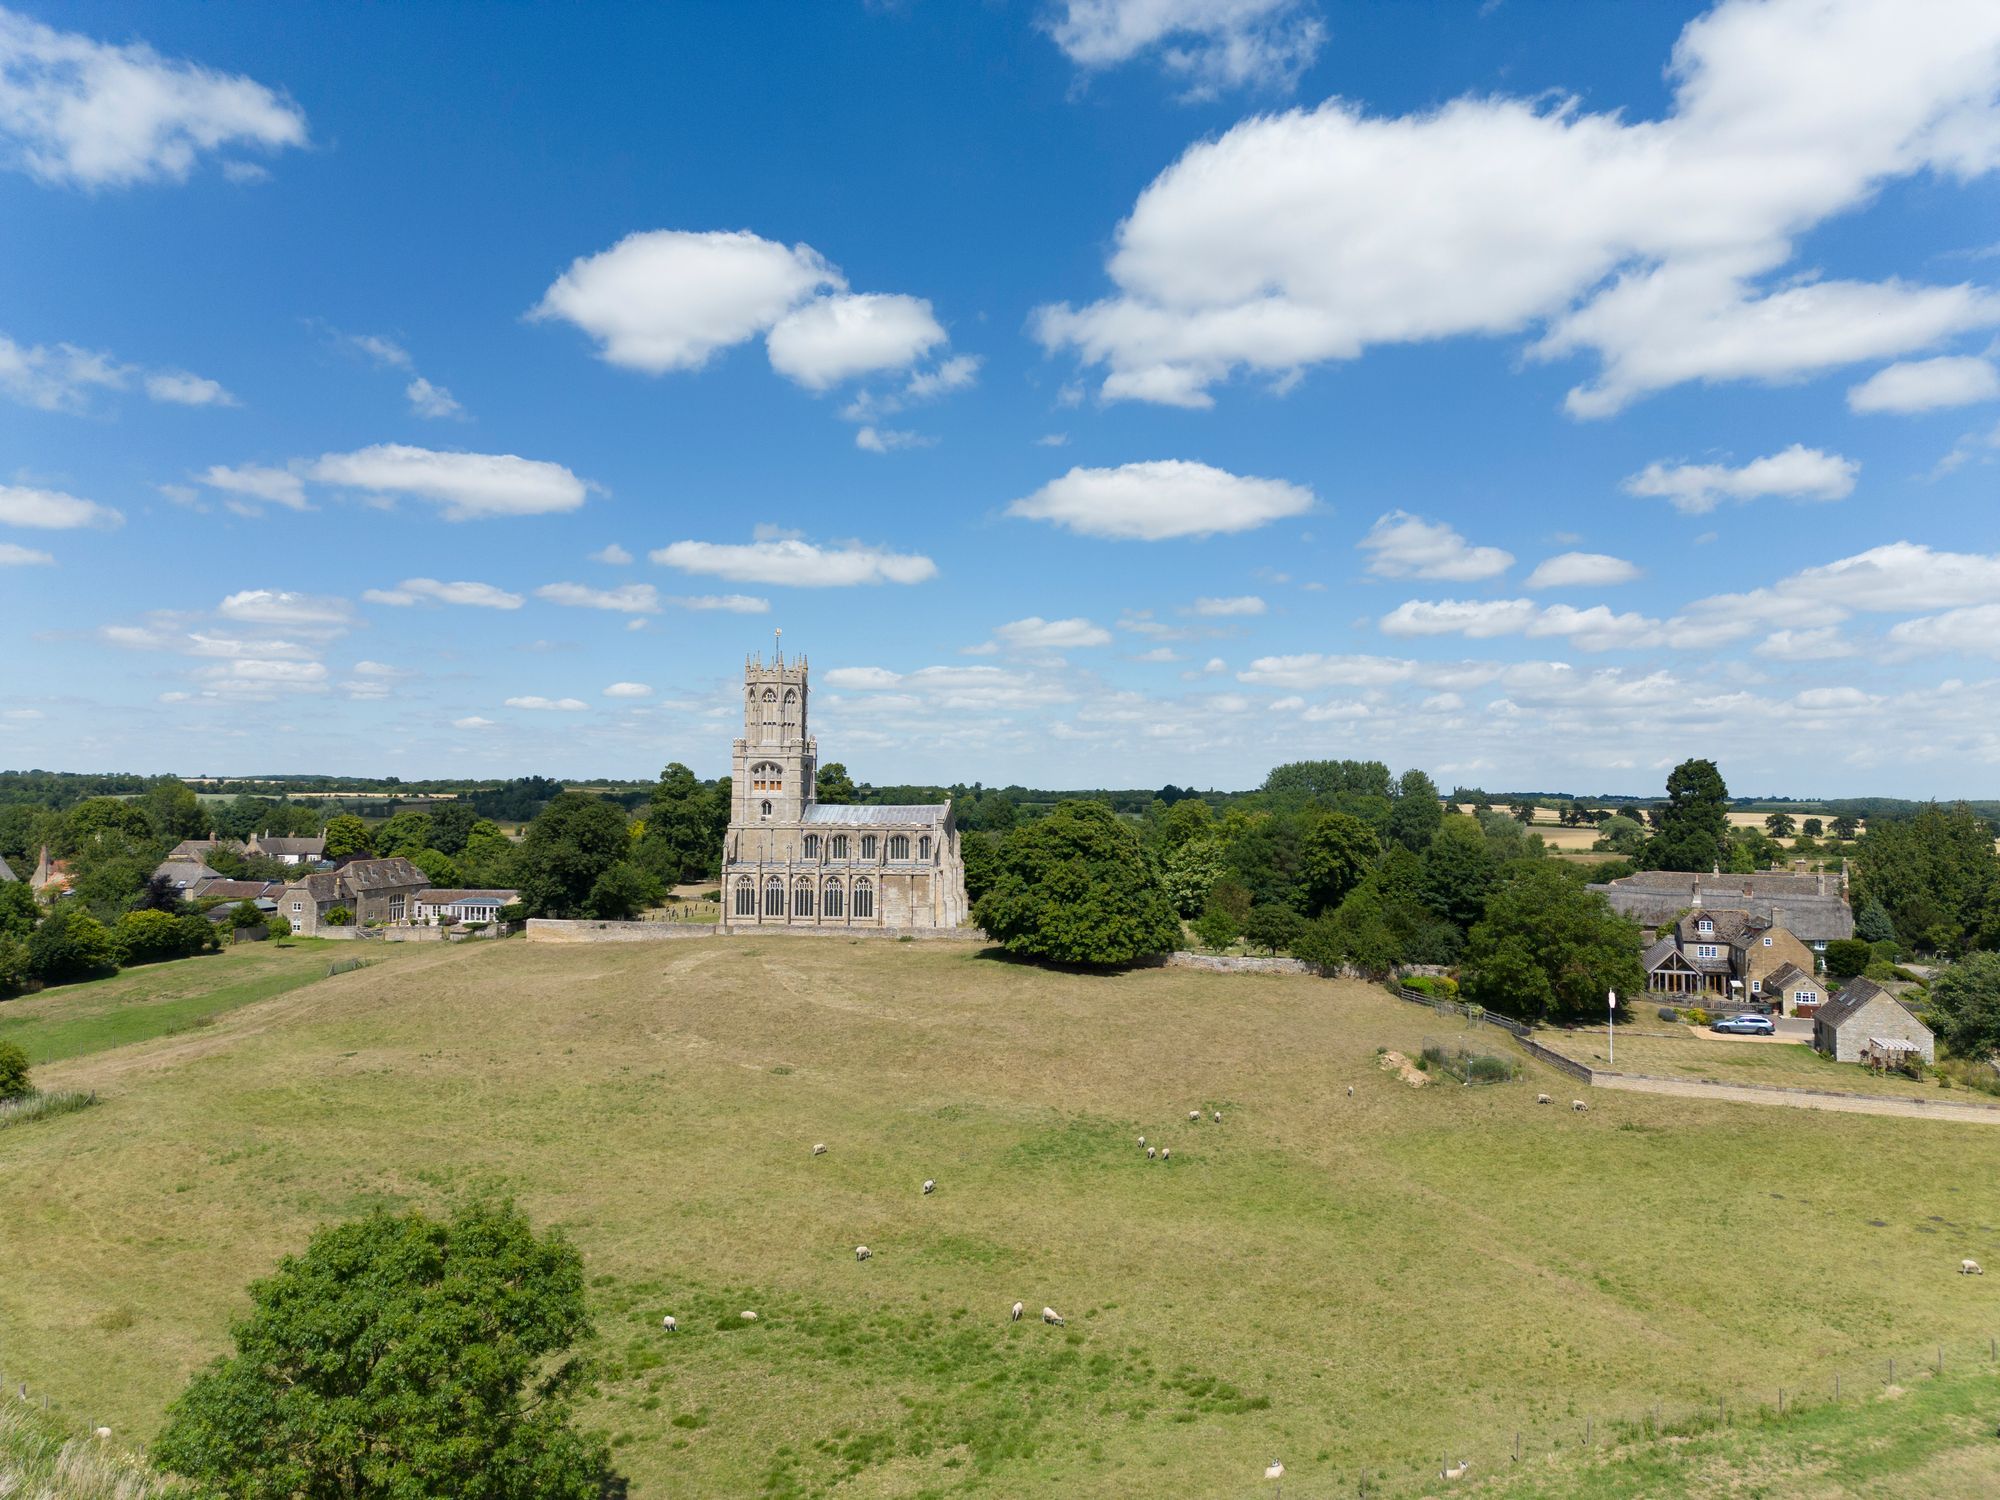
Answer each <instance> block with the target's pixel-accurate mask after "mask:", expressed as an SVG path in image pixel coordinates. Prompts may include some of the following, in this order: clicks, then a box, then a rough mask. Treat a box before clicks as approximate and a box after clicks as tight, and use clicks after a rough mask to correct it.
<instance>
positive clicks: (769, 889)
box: [764, 875, 785, 917]
mask: <svg viewBox="0 0 2000 1500" xmlns="http://www.w3.org/2000/svg"><path fill="white" fill-rule="evenodd" d="M784 914H785V883H784V881H782V880H780V879H778V877H777V876H775V875H773V876H772V877H771V878H770V879H769V880H767V881H765V882H764V915H765V916H767V917H782V916H783V915H784Z"/></svg>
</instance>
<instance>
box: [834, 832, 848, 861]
mask: <svg viewBox="0 0 2000 1500" xmlns="http://www.w3.org/2000/svg"><path fill="white" fill-rule="evenodd" d="M833 857H834V858H835V859H845V858H847V835H846V834H844V833H836V834H835V835H834V836H833Z"/></svg>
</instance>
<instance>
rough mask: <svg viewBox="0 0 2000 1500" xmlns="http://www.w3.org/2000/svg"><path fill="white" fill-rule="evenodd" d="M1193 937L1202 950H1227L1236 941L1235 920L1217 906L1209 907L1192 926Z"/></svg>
mask: <svg viewBox="0 0 2000 1500" xmlns="http://www.w3.org/2000/svg"><path fill="white" fill-rule="evenodd" d="M1194 935H1195V936H1196V937H1197V938H1199V939H1200V940H1201V945H1202V946H1203V947H1204V948H1227V947H1228V946H1229V945H1230V944H1231V943H1233V942H1235V941H1236V919H1235V918H1234V917H1232V916H1230V915H1229V913H1228V912H1227V911H1225V910H1223V908H1221V907H1219V906H1211V907H1210V908H1209V909H1208V910H1207V911H1205V912H1203V913H1202V914H1201V917H1200V919H1199V920H1197V921H1196V922H1195V924H1194Z"/></svg>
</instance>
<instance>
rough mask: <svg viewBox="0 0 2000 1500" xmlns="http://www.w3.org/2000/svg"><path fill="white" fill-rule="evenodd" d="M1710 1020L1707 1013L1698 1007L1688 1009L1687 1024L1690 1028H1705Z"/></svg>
mask: <svg viewBox="0 0 2000 1500" xmlns="http://www.w3.org/2000/svg"><path fill="white" fill-rule="evenodd" d="M1711 1019H1712V1017H1710V1015H1709V1013H1708V1012H1707V1011H1705V1010H1703V1009H1702V1008H1701V1007H1700V1006H1699V1005H1695V1006H1690V1007H1689V1008H1688V1013H1687V1023H1688V1025H1690V1026H1706V1025H1707V1024H1708V1023H1709V1021H1710V1020H1711Z"/></svg>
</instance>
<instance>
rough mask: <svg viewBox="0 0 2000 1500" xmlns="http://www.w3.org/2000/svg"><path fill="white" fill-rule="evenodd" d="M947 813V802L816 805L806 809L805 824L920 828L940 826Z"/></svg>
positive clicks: (949, 805)
mask: <svg viewBox="0 0 2000 1500" xmlns="http://www.w3.org/2000/svg"><path fill="white" fill-rule="evenodd" d="M950 811H951V804H950V803H949V802H919V803H907V804H904V805H903V806H900V807H899V806H895V805H893V804H887V803H885V804H882V805H879V806H878V805H875V804H872V803H868V804H857V803H851V802H816V803H814V804H813V805H812V806H811V807H808V808H807V809H806V815H805V821H806V822H808V823H838V824H840V825H842V826H843V827H847V828H854V827H861V826H866V825H869V824H884V823H893V824H908V825H914V826H923V825H928V824H936V823H942V822H943V821H944V820H945V815H946V814H947V813H949V812H950Z"/></svg>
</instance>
